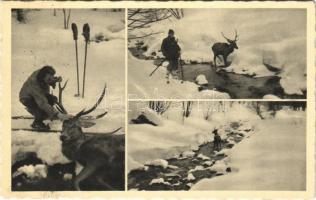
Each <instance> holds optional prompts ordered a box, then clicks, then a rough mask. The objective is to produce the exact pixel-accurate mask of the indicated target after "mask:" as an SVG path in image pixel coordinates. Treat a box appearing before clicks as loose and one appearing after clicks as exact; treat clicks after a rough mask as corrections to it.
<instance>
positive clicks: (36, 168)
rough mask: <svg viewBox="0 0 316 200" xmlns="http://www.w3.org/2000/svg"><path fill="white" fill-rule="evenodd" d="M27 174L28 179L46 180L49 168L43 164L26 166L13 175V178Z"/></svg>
mask: <svg viewBox="0 0 316 200" xmlns="http://www.w3.org/2000/svg"><path fill="white" fill-rule="evenodd" d="M21 174H25V175H26V176H27V177H28V178H31V179H34V178H39V179H41V178H46V177H47V166H46V165H43V164H38V165H24V166H22V167H20V168H18V170H17V171H16V172H15V173H14V174H13V177H16V176H18V175H21Z"/></svg>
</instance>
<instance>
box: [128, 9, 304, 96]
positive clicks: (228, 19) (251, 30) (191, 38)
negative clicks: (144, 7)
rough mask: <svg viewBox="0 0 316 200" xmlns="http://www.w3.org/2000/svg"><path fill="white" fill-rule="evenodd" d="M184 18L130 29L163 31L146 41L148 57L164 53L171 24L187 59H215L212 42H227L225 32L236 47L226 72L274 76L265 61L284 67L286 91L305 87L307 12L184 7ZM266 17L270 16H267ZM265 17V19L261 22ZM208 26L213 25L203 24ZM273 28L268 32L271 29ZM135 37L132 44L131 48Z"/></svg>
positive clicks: (297, 91) (140, 31) (135, 33)
mask: <svg viewBox="0 0 316 200" xmlns="http://www.w3.org/2000/svg"><path fill="white" fill-rule="evenodd" d="M184 13H185V16H184V18H182V19H181V20H175V19H173V20H172V21H170V20H165V21H161V22H159V23H157V24H154V25H153V26H152V27H151V28H149V29H147V30H146V29H142V30H137V31H134V32H131V33H130V35H131V36H133V35H145V34H146V33H151V32H161V31H164V32H165V33H162V34H157V35H153V36H150V37H147V38H146V39H144V41H143V42H144V43H145V45H146V46H147V47H148V49H147V51H146V53H145V54H146V55H147V56H151V55H152V54H153V52H155V53H156V54H157V56H161V53H160V52H158V51H159V50H160V45H161V41H162V40H163V38H164V37H166V35H167V31H168V29H169V28H171V29H173V30H175V33H176V37H177V38H178V39H179V44H180V46H181V48H182V58H183V59H184V60H186V61H187V62H190V61H194V62H210V61H212V60H213V53H212V50H211V46H212V45H213V44H214V43H215V42H226V41H225V39H224V38H223V37H222V36H221V32H224V33H225V35H226V36H227V37H228V38H232V39H233V38H234V28H236V30H237V31H238V35H239V37H238V41H237V45H238V47H239V49H237V50H235V51H234V52H233V53H232V54H231V55H230V56H229V59H230V60H231V61H232V64H231V66H230V67H229V68H226V69H225V70H227V71H231V72H235V73H240V74H249V75H254V76H256V77H260V76H268V75H274V72H271V71H269V70H268V69H267V67H266V66H265V65H264V64H263V63H265V64H269V65H271V66H273V67H274V68H276V69H279V70H281V73H280V74H279V75H278V76H280V77H281V85H282V87H283V88H284V89H285V92H286V93H288V94H302V90H306V12H305V11H303V10H300V9H291V10H288V9H235V10H234V9H233V10H232V9H203V10H202V9H185V10H184ZM267 16H268V17H267ZM258 19H261V20H258ZM204 27H210V28H204ZM268 30H269V31H268ZM134 44H135V41H132V42H131V43H130V46H133V45H134Z"/></svg>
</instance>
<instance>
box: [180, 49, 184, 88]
mask: <svg viewBox="0 0 316 200" xmlns="http://www.w3.org/2000/svg"><path fill="white" fill-rule="evenodd" d="M179 59H180V60H179V65H180V70H181V83H183V79H184V75H183V66H182V64H181V55H180V57H179Z"/></svg>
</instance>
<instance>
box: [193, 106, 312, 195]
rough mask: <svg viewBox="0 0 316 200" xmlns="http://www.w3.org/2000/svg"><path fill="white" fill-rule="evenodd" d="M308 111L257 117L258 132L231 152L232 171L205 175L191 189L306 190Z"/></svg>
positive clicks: (229, 159)
mask: <svg viewBox="0 0 316 200" xmlns="http://www.w3.org/2000/svg"><path fill="white" fill-rule="evenodd" d="M305 115H306V113H305V112H301V111H288V110H287V111H280V112H279V113H277V115H276V118H274V119H267V120H259V121H258V120H257V121H254V123H256V130H257V132H256V134H254V135H252V136H251V137H250V138H249V139H246V140H243V141H242V142H241V143H240V144H238V145H237V146H236V147H234V150H233V151H231V152H230V153H229V154H228V155H229V157H228V159H227V161H228V162H227V165H228V166H230V167H231V168H232V173H229V174H226V175H225V176H218V177H215V178H212V179H203V180H201V181H200V182H198V183H197V184H196V185H194V186H193V188H192V190H283V191H295V190H305V177H306V159H305V158H306V154H305V149H306V145H305V141H306V135H305V133H306V129H305V127H306V121H305V117H306V116H305Z"/></svg>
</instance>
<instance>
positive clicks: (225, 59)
mask: <svg viewBox="0 0 316 200" xmlns="http://www.w3.org/2000/svg"><path fill="white" fill-rule="evenodd" d="M223 57H224V65H225V67H227V56H223Z"/></svg>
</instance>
